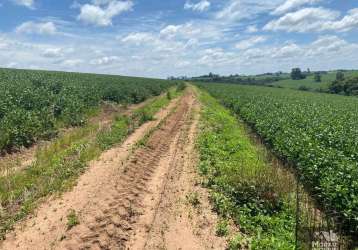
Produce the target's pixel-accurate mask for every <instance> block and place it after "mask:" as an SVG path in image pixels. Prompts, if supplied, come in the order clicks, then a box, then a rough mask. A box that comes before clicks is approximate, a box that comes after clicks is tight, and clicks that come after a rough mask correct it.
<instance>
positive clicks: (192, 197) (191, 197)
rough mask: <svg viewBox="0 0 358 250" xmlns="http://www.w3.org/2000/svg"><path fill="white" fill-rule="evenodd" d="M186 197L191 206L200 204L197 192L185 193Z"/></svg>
mask: <svg viewBox="0 0 358 250" xmlns="http://www.w3.org/2000/svg"><path fill="white" fill-rule="evenodd" d="M186 199H187V200H188V202H189V203H190V204H191V205H192V206H193V207H198V206H199V205H200V199H199V193H198V192H191V193H189V194H187V195H186Z"/></svg>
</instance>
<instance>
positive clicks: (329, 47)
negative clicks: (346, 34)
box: [306, 36, 349, 56]
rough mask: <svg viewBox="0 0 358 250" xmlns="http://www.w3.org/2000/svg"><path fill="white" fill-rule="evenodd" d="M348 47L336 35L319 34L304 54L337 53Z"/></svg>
mask: <svg viewBox="0 0 358 250" xmlns="http://www.w3.org/2000/svg"><path fill="white" fill-rule="evenodd" d="M347 47H349V46H348V43H347V42H346V41H345V40H343V39H341V38H339V37H337V36H321V37H319V38H318V39H317V40H316V41H314V42H313V43H312V44H311V46H310V48H308V49H307V51H306V56H317V55H324V54H332V53H337V52H339V51H340V50H341V49H343V50H344V49H345V48H347Z"/></svg>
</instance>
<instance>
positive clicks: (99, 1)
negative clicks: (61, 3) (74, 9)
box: [77, 0, 133, 26]
mask: <svg viewBox="0 0 358 250" xmlns="http://www.w3.org/2000/svg"><path fill="white" fill-rule="evenodd" d="M102 5H106V6H102ZM132 7H133V2H132V1H116V0H95V1H93V4H85V5H82V6H81V9H80V14H79V15H78V17H77V19H78V20H81V21H83V22H84V23H87V24H93V25H96V26H110V25H112V19H113V18H114V17H115V16H118V15H120V14H121V13H123V12H126V11H130V10H132Z"/></svg>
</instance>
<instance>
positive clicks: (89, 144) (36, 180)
mask: <svg viewBox="0 0 358 250" xmlns="http://www.w3.org/2000/svg"><path fill="white" fill-rule="evenodd" d="M169 92H170V95H171V96H172V97H175V96H176V95H178V93H177V91H176V88H171V89H170V90H169ZM169 102H170V100H169V99H168V98H167V95H162V96H160V97H157V98H155V99H153V100H152V101H150V102H149V103H148V104H146V105H145V106H144V107H142V108H139V109H137V110H134V111H133V113H131V114H130V115H122V114H118V115H117V116H116V117H115V119H114V121H113V122H112V123H111V125H110V126H107V127H99V126H98V124H87V125H85V126H82V127H78V128H75V129H73V130H71V131H69V132H68V133H65V134H64V135H63V136H60V137H59V138H57V139H55V140H54V141H53V142H51V143H50V144H48V145H47V146H45V147H40V148H39V149H38V150H37V152H36V156H35V158H36V159H35V161H34V163H33V164H32V165H31V166H28V167H27V168H25V169H23V170H19V171H17V170H16V169H14V171H11V169H10V170H9V171H7V174H6V175H2V176H0V238H2V237H3V236H4V235H5V233H6V231H8V230H9V229H11V228H12V226H13V225H14V223H15V222H16V221H18V220H20V219H22V218H24V217H25V216H26V215H28V214H29V213H30V212H31V211H33V209H34V208H35V207H36V206H37V202H38V200H39V199H40V198H43V197H46V196H48V195H51V194H56V193H58V192H62V191H66V190H68V189H69V188H70V187H72V186H73V185H74V184H75V183H76V179H77V177H78V176H79V175H80V174H81V173H83V171H84V170H85V169H86V167H87V165H88V162H89V161H90V160H93V159H95V158H97V157H98V156H99V155H100V154H101V153H102V152H103V151H104V150H106V149H109V148H111V147H113V146H114V145H116V144H118V143H121V142H122V141H123V140H124V139H125V138H126V137H127V136H128V135H129V134H130V133H132V132H133V131H134V130H135V129H136V128H137V127H139V126H140V125H141V124H143V123H144V122H146V121H148V120H151V119H153V117H154V115H155V113H157V112H158V111H159V110H160V109H161V108H162V107H165V106H166V105H168V104H169ZM72 217H74V216H71V217H70V218H69V221H71V223H70V224H71V225H72V224H73V221H74V220H72V219H71V218H72Z"/></svg>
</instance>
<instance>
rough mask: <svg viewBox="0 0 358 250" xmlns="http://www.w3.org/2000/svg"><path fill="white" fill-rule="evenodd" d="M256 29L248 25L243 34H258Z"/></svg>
mask: <svg viewBox="0 0 358 250" xmlns="http://www.w3.org/2000/svg"><path fill="white" fill-rule="evenodd" d="M258 31H259V30H258V28H257V27H256V25H250V26H247V28H246V30H245V32H246V33H256V32H258Z"/></svg>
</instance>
